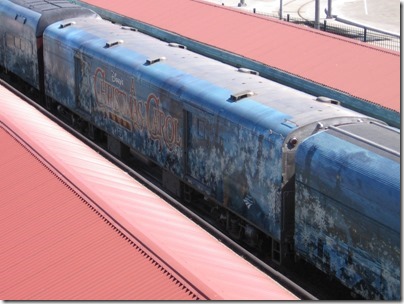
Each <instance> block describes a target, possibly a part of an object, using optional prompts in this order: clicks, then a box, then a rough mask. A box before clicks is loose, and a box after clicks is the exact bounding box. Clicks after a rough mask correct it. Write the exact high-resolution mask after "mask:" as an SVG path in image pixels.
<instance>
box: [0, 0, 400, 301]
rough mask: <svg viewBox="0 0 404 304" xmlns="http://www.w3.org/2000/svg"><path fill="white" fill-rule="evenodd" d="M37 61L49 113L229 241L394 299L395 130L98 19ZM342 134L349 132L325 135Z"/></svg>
mask: <svg viewBox="0 0 404 304" xmlns="http://www.w3.org/2000/svg"><path fill="white" fill-rule="evenodd" d="M6 2H8V1H6ZM23 6H24V5H23ZM5 8H7V5H4V4H3V6H2V7H1V6H0V9H3V10H4V9H5ZM21 9H22V10H25V8H21ZM3 14H4V13H3ZM94 17H95V18H94ZM31 59H32V60H35V58H33V57H32V58H31ZM43 61H44V71H43V73H44V90H43V91H42V92H43V93H44V95H45V96H46V100H47V105H48V106H49V107H51V108H54V109H57V110H58V111H59V112H61V113H62V114H63V115H65V117H67V118H68V119H69V120H71V122H72V123H74V124H75V125H76V126H77V127H79V128H81V129H82V131H83V132H84V133H86V134H87V135H89V136H90V137H93V138H94V139H96V140H102V141H105V142H106V145H107V147H108V149H109V150H111V151H112V152H113V153H115V154H116V155H118V156H121V157H124V158H125V157H128V156H131V155H132V156H135V157H137V158H138V159H140V160H142V161H143V162H145V163H147V164H149V165H150V166H152V167H153V168H154V169H156V168H157V174H156V176H157V177H158V178H159V180H160V181H161V183H162V185H163V186H164V188H165V189H167V190H168V191H170V192H172V193H175V194H177V195H178V196H181V197H182V198H183V199H184V200H185V201H193V202H196V201H197V202H198V204H201V205H206V206H208V209H209V210H210V211H211V212H212V216H213V217H214V218H215V219H216V220H218V221H219V222H220V223H223V225H224V227H225V228H226V229H227V230H228V231H229V233H230V234H232V235H233V236H234V237H235V238H237V239H243V240H244V241H246V242H247V243H248V244H250V245H252V246H258V247H262V248H265V249H266V250H267V252H268V255H269V256H270V258H271V259H272V260H274V261H275V262H278V263H283V262H284V260H285V259H286V258H288V257H290V256H293V254H294V253H296V256H298V257H301V258H303V259H305V260H307V261H308V262H310V263H313V264H314V265H316V266H317V267H318V268H320V269H321V270H323V271H324V272H326V273H328V274H330V275H331V276H333V277H335V278H337V279H338V280H341V281H342V282H343V283H344V284H346V285H347V286H348V287H350V288H353V289H354V290H356V291H358V290H359V289H364V290H365V291H366V292H360V291H359V294H361V295H364V296H365V297H366V296H369V298H377V297H380V298H384V299H397V297H398V298H399V297H400V295H399V284H400V282H399V277H400V271H399V269H400V265H399V261H400V252H399V251H397V248H399V247H397V237H398V239H399V230H397V222H399V221H400V214H399V213H396V211H399V210H400V197H399V188H398V192H397V185H399V182H400V175H399V168H400V164H399V161H398V158H399V155H400V147H399V146H398V147H397V144H396V143H397V142H399V131H398V130H394V129H392V128H389V127H382V126H380V124H381V123H380V122H378V121H376V120H375V119H373V118H370V117H367V116H364V115H362V114H359V113H356V112H354V111H351V110H348V109H345V108H343V107H341V106H339V104H338V102H337V101H335V100H329V99H326V98H317V97H315V96H312V95H308V94H305V93H302V92H299V91H296V90H293V89H291V88H288V87H286V86H283V85H280V84H277V83H274V82H272V81H270V80H267V79H264V78H262V77H260V76H259V75H257V73H255V72H254V71H251V70H248V69H243V68H239V69H237V68H235V67H232V66H228V65H225V64H223V63H220V62H218V61H215V60H212V59H209V58H206V57H204V56H201V55H198V54H196V53H193V52H190V51H188V50H187V49H186V48H185V47H184V46H181V45H178V44H175V43H166V42H162V41H159V40H157V39H154V38H152V37H149V36H147V35H144V34H142V33H139V32H137V31H136V30H134V29H132V28H129V27H124V26H123V27H122V26H118V25H114V24H111V23H110V22H107V21H104V20H101V19H99V18H97V17H96V16H94V15H91V16H90V18H87V17H86V16H78V17H77V18H61V20H60V21H57V22H55V23H53V24H50V25H49V26H47V27H46V29H45V30H44V33H43ZM18 73H20V72H19V71H16V74H18ZM22 76H23V75H21V78H23V77H22ZM23 79H24V78H23ZM376 125H377V126H378V127H375V126H376ZM345 129H347V130H348V131H349V132H350V133H349V134H351V133H352V134H354V135H352V134H351V135H346V134H345V133H344V134H345V135H341V134H342V133H341V132H339V133H338V132H337V134H339V135H335V134H334V133H335V132H336V131H335V130H345ZM355 134H356V135H355ZM358 134H359V135H360V136H358ZM375 134H376V135H377V136H376V135H375ZM375 136H376V139H377V140H375ZM361 137H363V138H364V140H365V143H364V141H363V140H362V139H361ZM381 138H383V140H381ZM325 139H327V140H326V141H325ZM317 141H318V142H317ZM372 141H376V142H377V143H378V144H377V145H373V144H369V142H372ZM354 147H356V148H354ZM386 153H387V154H388V155H389V156H388V155H387V154H386ZM389 153H390V154H391V153H392V154H391V155H390V154H389ZM377 155H379V158H378V157H376V156H377ZM362 156H363V157H364V158H361V157H362ZM345 159H347V160H346V162H345ZM368 160H369V161H370V160H372V161H373V164H375V165H374V166H372V167H369V162H368ZM387 164H388V165H389V167H387ZM387 168H389V169H388V171H389V172H388V173H387V172H382V171H383V170H386V169H387ZM154 171H156V170H154ZM378 172H379V173H380V175H382V174H386V175H385V177H384V178H381V179H379V178H378V177H377V176H380V175H377V173H378ZM319 176H322V178H318V177H319ZM380 181H384V182H380ZM347 184H348V185H350V187H351V188H346V187H345V188H344V187H341V185H347ZM367 185H368V186H367ZM338 187H339V188H338ZM370 189H372V190H373V191H374V192H377V193H378V195H379V196H375V195H371V193H372V192H370V191H368V190H370ZM365 194H366V195H365ZM376 197H379V198H380V197H383V201H381V200H380V199H376ZM385 206H389V208H390V209H385V208H384V207H385ZM366 208H370V209H372V208H376V209H374V210H372V211H369V210H366ZM378 211H379V212H378ZM353 214H355V218H354V217H353ZM313 216H314V217H313ZM313 218H314V222H313ZM354 219H355V220H354ZM341 220H343V221H344V222H340V221H341ZM365 230H366V231H372V232H374V234H372V239H371V240H370V239H366V238H361V239H360V241H358V240H357V238H358V236H359V237H360V234H362V233H363V232H364V231H365ZM336 231H337V232H336ZM342 233H345V235H343V234H342ZM358 233H360V234H359V235H358ZM397 233H398V234H397ZM351 239H354V240H351ZM263 240H269V243H268V244H263ZM377 243H379V244H380V245H381V246H382V247H383V248H385V249H386V250H385V251H382V250H381V249H380V250H379V251H376V252H372V250H373V248H374V246H375V244H377ZM398 244H399V243H398ZM266 246H268V247H266ZM381 252H383V254H384V252H386V254H385V256H384V257H381V256H380V253H381ZM382 262H383V263H384V264H383V265H384V266H385V264H387V263H391V267H390V266H389V267H384V266H383V267H384V268H383V269H384V270H383V271H384V273H383V274H381V276H379V277H377V275H376V273H377V271H375V267H376V265H377V266H380V264H381V263H382ZM352 264H355V267H353V266H352ZM386 269H392V270H391V271H390V270H386ZM348 272H349V274H350V276H348V279H347V273H348ZM388 276H390V277H389V280H387V277H388ZM390 278H391V279H390ZM379 282H380V283H379ZM390 283H391V285H389V286H390V287H389V288H390V289H388V288H387V289H386V288H385V285H386V284H390ZM397 284H398V285H397ZM355 286H360V288H357V287H355ZM397 287H398V289H397Z"/></svg>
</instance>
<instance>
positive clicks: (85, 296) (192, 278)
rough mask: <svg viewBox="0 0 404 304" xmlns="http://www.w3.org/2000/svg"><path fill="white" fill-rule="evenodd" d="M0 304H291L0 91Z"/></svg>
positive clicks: (267, 281)
mask: <svg viewBox="0 0 404 304" xmlns="http://www.w3.org/2000/svg"><path fill="white" fill-rule="evenodd" d="M0 108H1V109H2V111H1V112H0V143H1V147H2V153H0V193H1V196H0V229H1V230H0V231H1V234H0V243H1V246H0V273H1V277H0V298H1V299H9V300H16V299H19V300H38V299H40V300H48V299H52V300H62V299H69V300H75V299H79V300H122V299H125V300H129V299H142V300H150V299H153V300H158V299H161V300H168V299H176V300H189V299H233V300H234V299H236V300H240V299H244V300H246V299H247V300H251V299H265V300H271V299H272V300H281V299H282V300H284V299H297V298H296V296H294V295H293V294H291V293H290V292H289V291H287V290H286V289H285V288H284V287H282V286H280V285H279V284H278V283H277V282H275V281H274V280H272V279H271V278H270V277H268V276H267V275H265V274H264V273H262V272H261V271H260V270H258V269H257V268H255V267H254V266H252V265H251V264H249V263H248V262H247V261H245V260H244V259H243V258H241V257H240V256H238V255H237V254H235V253H234V252H233V251H231V250H230V249H229V248H227V247H226V246H225V245H223V244H222V243H221V242H219V241H218V240H217V239H215V238H213V237H212V236H211V235H209V234H208V233H207V232H206V231H205V230H203V229H202V228H201V227H199V226H197V225H196V224H195V223H193V222H192V221H191V220H189V219H188V218H186V217H185V216H184V215H183V214H181V213H180V212H178V211H177V210H176V209H175V208H173V207H171V206H170V205H168V204H167V203H166V202H165V201H164V200H163V199H161V198H160V197H159V196H157V195H155V194H154V193H152V192H151V191H150V190H148V189H146V188H145V187H144V186H142V185H141V184H140V183H138V182H136V181H134V180H133V179H132V178H131V177H130V176H129V175H128V174H126V173H125V172H123V171H121V170H120V169H119V168H117V167H115V166H114V165H113V164H112V163H110V162H109V161H107V160H105V159H104V158H103V157H101V156H100V155H99V154H98V153H97V152H95V151H94V150H92V149H90V148H89V147H87V146H85V145H84V144H83V143H81V142H80V141H79V140H78V139H76V138H75V137H74V136H72V135H71V134H69V133H67V132H65V131H64V130H62V129H61V128H60V127H59V126H57V125H56V124H55V123H53V122H52V121H50V120H48V119H46V118H45V117H44V116H43V115H42V114H40V113H39V112H37V111H36V110H35V109H34V108H33V107H31V106H29V105H27V104H26V103H24V102H22V101H21V100H19V99H18V98H17V97H15V96H14V95H12V94H11V93H10V92H8V91H6V90H5V89H4V88H3V87H0Z"/></svg>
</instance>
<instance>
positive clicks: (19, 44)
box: [0, 0, 98, 90]
mask: <svg viewBox="0 0 404 304" xmlns="http://www.w3.org/2000/svg"><path fill="white" fill-rule="evenodd" d="M78 16H85V17H89V18H91V17H98V15H97V14H96V13H94V12H93V11H91V10H89V9H86V8H82V7H80V6H77V5H74V4H71V3H70V2H68V1H64V0H62V1H53V2H52V1H28V0H13V1H1V2H0V20H1V27H0V37H1V43H0V63H1V66H2V67H3V68H4V69H5V70H6V71H8V72H11V73H13V74H15V75H17V76H18V77H20V78H21V79H22V80H24V81H25V82H27V83H28V84H29V85H30V86H32V87H33V88H35V89H37V90H43V54H42V50H43V41H42V35H43V31H44V30H45V29H46V28H47V26H48V25H50V24H52V23H54V22H56V21H59V20H63V19H66V18H73V17H78Z"/></svg>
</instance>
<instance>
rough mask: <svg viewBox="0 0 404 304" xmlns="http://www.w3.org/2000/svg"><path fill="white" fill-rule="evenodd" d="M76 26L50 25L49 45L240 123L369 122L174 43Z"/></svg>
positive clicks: (102, 25) (103, 26) (88, 24)
mask: <svg viewBox="0 0 404 304" xmlns="http://www.w3.org/2000/svg"><path fill="white" fill-rule="evenodd" d="M75 22H76V23H75V24H73V25H71V26H68V27H66V28H61V27H60V24H59V23H55V24H53V25H51V26H49V28H48V29H47V30H46V32H45V40H46V39H48V37H49V38H51V37H52V38H53V39H57V40H58V41H60V42H62V43H63V44H65V45H67V46H68V47H71V48H72V49H77V50H80V52H82V53H83V54H86V55H88V57H89V58H90V59H87V60H90V61H91V60H93V59H92V58H100V59H101V60H103V63H104V64H105V65H107V66H108V65H109V66H110V67H114V68H115V69H117V68H118V67H119V69H121V70H122V71H125V72H126V73H129V74H130V75H133V77H135V78H136V77H141V78H142V79H147V78H149V80H150V81H151V82H153V81H154V82H155V84H156V86H157V87H158V88H166V89H167V90H169V91H170V92H171V93H173V94H177V96H178V100H187V101H188V102H190V101H191V102H194V103H193V104H192V106H195V107H204V109H205V110H206V109H210V111H211V112H212V113H214V114H219V113H223V115H226V116H227V117H230V116H234V117H235V120H238V121H240V120H241V119H247V120H248V121H249V122H251V123H253V124H254V125H255V127H257V126H259V125H262V126H263V128H264V129H268V128H270V129H274V126H275V125H277V126H279V128H280V129H283V130H284V131H281V130H280V129H278V130H277V128H278V127H276V128H275V130H276V131H279V132H282V133H285V134H287V133H288V132H289V131H290V130H291V129H294V128H298V127H301V126H305V125H307V124H312V123H316V122H317V121H322V122H323V123H324V122H325V121H327V120H334V119H336V120H339V119H340V118H341V117H345V118H346V119H348V120H349V119H353V120H356V119H358V118H363V119H365V118H366V117H365V116H364V115H362V114H359V113H356V112H353V111H351V110H348V109H346V108H344V107H341V106H337V105H334V104H330V103H324V102H319V101H316V97H315V96H312V95H309V94H306V93H303V92H300V91H298V90H295V89H292V88H289V87H287V86H285V85H281V84H278V83H276V82H274V81H271V80H268V79H266V78H263V77H260V76H257V75H254V74H251V73H250V72H251V71H249V70H243V69H237V68H235V67H232V66H229V65H226V64H224V63H222V62H219V61H217V60H214V59H211V58H207V57H205V56H202V55H199V54H196V53H194V52H190V51H188V50H186V49H182V48H180V47H170V44H169V43H166V42H163V41H160V40H158V39H155V38H152V37H150V36H148V35H145V34H142V33H140V32H134V31H130V30H129V31H128V30H127V29H126V28H125V27H123V29H122V28H121V29H120V26H118V25H115V24H111V23H109V22H106V21H102V20H99V19H80V18H79V19H76V21H75ZM162 57H163V58H164V60H162V61H159V62H158V63H156V64H152V65H149V64H147V62H150V61H153V60H154V59H159V58H162ZM153 79H154V80H153ZM158 81H160V82H159V83H158ZM243 92H244V93H245V92H247V93H246V96H245V97H247V98H244V99H243V98H241V100H240V101H237V96H238V93H241V94H243ZM248 92H251V93H252V95H249V93H248ZM233 98H235V99H236V100H233ZM233 101H235V102H233ZM224 110H226V111H224ZM281 125H282V126H281Z"/></svg>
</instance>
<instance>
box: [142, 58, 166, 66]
mask: <svg viewBox="0 0 404 304" xmlns="http://www.w3.org/2000/svg"><path fill="white" fill-rule="evenodd" d="M163 60H166V57H158V58H154V59H147V60H146V65H151V64H155V63H157V62H160V61H163Z"/></svg>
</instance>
